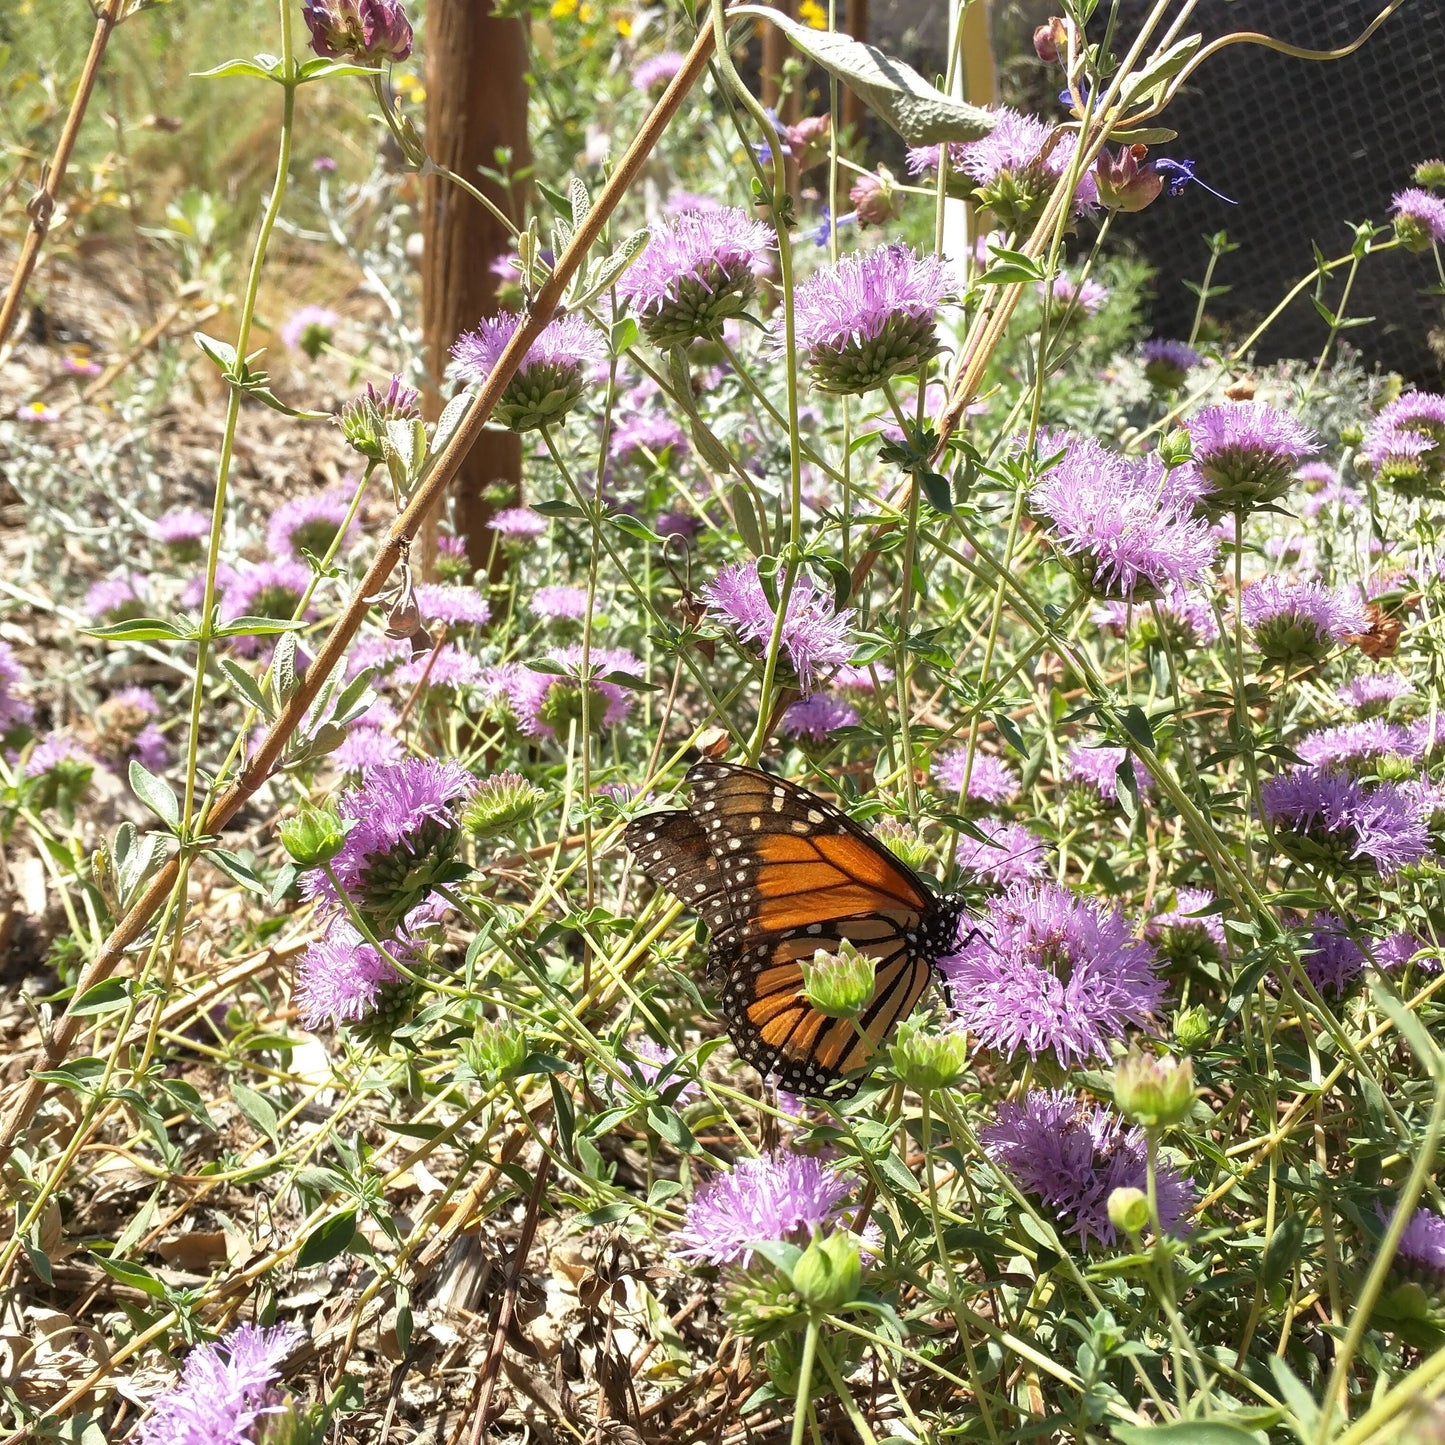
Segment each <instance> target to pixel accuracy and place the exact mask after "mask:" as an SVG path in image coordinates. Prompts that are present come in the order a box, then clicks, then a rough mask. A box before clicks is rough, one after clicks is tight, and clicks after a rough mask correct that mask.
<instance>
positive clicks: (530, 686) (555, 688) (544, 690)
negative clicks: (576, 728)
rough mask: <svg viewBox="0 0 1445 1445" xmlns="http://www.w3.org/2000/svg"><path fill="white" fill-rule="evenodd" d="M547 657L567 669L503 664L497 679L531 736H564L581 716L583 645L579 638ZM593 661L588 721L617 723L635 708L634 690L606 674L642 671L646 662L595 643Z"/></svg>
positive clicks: (638, 673)
mask: <svg viewBox="0 0 1445 1445" xmlns="http://www.w3.org/2000/svg"><path fill="white" fill-rule="evenodd" d="M547 662H548V663H549V664H550V665H551V666H553V667H560V668H561V669H562V672H561V673H560V674H558V673H555V672H534V671H533V670H532V669H531V668H530V667H524V666H521V665H517V664H512V665H509V666H507V667H505V668H503V669H500V670H499V674H498V677H497V682H498V685H499V689H500V691H501V693H502V694H503V695H504V696H505V697H506V699H507V705H508V706H509V707H510V708H511V710H512V715H513V717H515V718H516V719H517V722H518V725H519V726H520V727H521V729H522V731H523V732H524V733H526V735H527V736H528V737H534V738H541V737H549V736H550V737H553V738H555V739H557V740H558V741H559V742H565V741H566V740H567V730H568V726H569V725H570V724H571V723H574V722H575V723H578V724H579V725H580V724H581V721H582V647H581V645H580V644H576V645H574V646H571V647H559V648H553V649H552V650H551V651H550V652H549V653H548V654H547ZM588 663H589V665H590V671H589V674H588V676H589V678H590V682H589V684H588V686H589V687H590V689H591V701H590V703H589V706H588V710H587V714H588V722H589V724H590V725H591V726H592V727H594V728H610V727H616V726H617V724H618V723H620V722H622V721H623V720H624V719H625V718H626V717H627V715H628V714H629V713H630V712H631V711H632V695H631V694H630V693H629V692H628V691H627V689H626V688H625V687H624V686H623V685H622V684H621V683H617V682H610V681H608V680H607V676H608V674H609V673H625V674H626V675H627V676H629V677H638V676H641V674H642V671H643V667H642V663H641V662H639V661H638V659H637V658H636V657H634V656H633V655H632V653H630V652H626V651H624V650H623V649H621V648H611V647H594V648H593V649H592V650H591V653H590V655H589V657H588Z"/></svg>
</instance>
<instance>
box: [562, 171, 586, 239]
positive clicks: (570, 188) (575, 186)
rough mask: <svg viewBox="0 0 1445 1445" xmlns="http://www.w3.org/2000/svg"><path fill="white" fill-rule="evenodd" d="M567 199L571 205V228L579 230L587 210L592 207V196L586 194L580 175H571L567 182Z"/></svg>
mask: <svg viewBox="0 0 1445 1445" xmlns="http://www.w3.org/2000/svg"><path fill="white" fill-rule="evenodd" d="M567 200H568V202H569V203H570V204H571V207H572V226H573V229H574V230H578V231H580V230H581V229H582V223H583V222H584V221H585V220H586V219H587V213H588V211H590V210H591V209H592V198H591V197H590V196H589V195H588V194H587V186H586V184H585V183H584V182H583V180H582V177H581V176H573V177H572V179H571V180H570V181H568V182H567Z"/></svg>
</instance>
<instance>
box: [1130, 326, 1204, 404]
mask: <svg viewBox="0 0 1445 1445" xmlns="http://www.w3.org/2000/svg"><path fill="white" fill-rule="evenodd" d="M1139 356H1140V359H1141V360H1142V361H1143V363H1144V377H1145V379H1146V380H1147V381H1148V382H1149V384H1150V386H1156V387H1158V388H1159V390H1160V391H1173V390H1174V388H1175V387H1178V386H1183V385H1184V381H1185V378H1186V377H1187V376H1188V375H1189V373H1190V372H1191V371H1193V369H1194V368H1195V367H1196V366H1198V365H1199V363H1200V362H1201V361H1203V360H1204V358H1203V357H1202V356H1200V354H1199V353H1198V352H1197V351H1196V350H1195V349H1194V348H1193V347H1192V346H1190V345H1189V344H1188V342H1185V341H1170V340H1168V339H1166V338H1164V337H1158V338H1155V339H1153V340H1150V341H1146V342H1145V343H1144V344H1143V345H1142V346H1141V347H1140V348H1139Z"/></svg>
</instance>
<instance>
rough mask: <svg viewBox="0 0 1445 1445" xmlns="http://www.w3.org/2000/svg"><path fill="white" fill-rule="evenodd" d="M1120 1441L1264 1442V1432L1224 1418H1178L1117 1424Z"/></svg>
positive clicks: (1153, 1444)
mask: <svg viewBox="0 0 1445 1445" xmlns="http://www.w3.org/2000/svg"><path fill="white" fill-rule="evenodd" d="M1114 1439H1116V1440H1118V1441H1119V1442H1120V1445H1262V1442H1263V1440H1264V1436H1262V1435H1260V1434H1259V1433H1258V1432H1257V1431H1255V1430H1241V1429H1240V1427H1239V1426H1238V1425H1229V1424H1226V1423H1225V1422H1224V1421H1222V1420H1177V1421H1175V1422H1174V1423H1173V1424H1172V1425H1115V1426H1114Z"/></svg>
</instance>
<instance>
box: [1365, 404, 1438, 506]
mask: <svg viewBox="0 0 1445 1445" xmlns="http://www.w3.org/2000/svg"><path fill="white" fill-rule="evenodd" d="M1360 456H1361V457H1363V458H1364V460H1365V461H1366V462H1367V463H1368V464H1369V465H1370V466H1371V467H1373V468H1374V471H1375V475H1376V476H1377V477H1378V478H1379V479H1380V480H1381V481H1384V482H1388V483H1390V484H1391V485H1392V486H1393V487H1394V488H1395V489H1396V490H1397V491H1398V492H1400V493H1401V494H1402V495H1403V496H1406V497H1424V496H1429V495H1431V494H1432V493H1434V491H1435V490H1436V489H1437V488H1438V487H1439V485H1440V482H1441V477H1442V468H1445V396H1442V395H1441V394H1439V393H1438V392H1431V391H1407V392H1406V393H1405V394H1404V395H1403V396H1399V397H1396V398H1395V400H1394V401H1392V402H1390V404H1389V405H1388V406H1385V407H1382V408H1381V409H1380V412H1379V415H1377V416H1376V417H1375V418H1374V420H1373V421H1371V423H1370V425H1369V426H1368V427H1367V428H1366V429H1365V437H1364V441H1363V442H1362V443H1361V444H1360Z"/></svg>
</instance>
